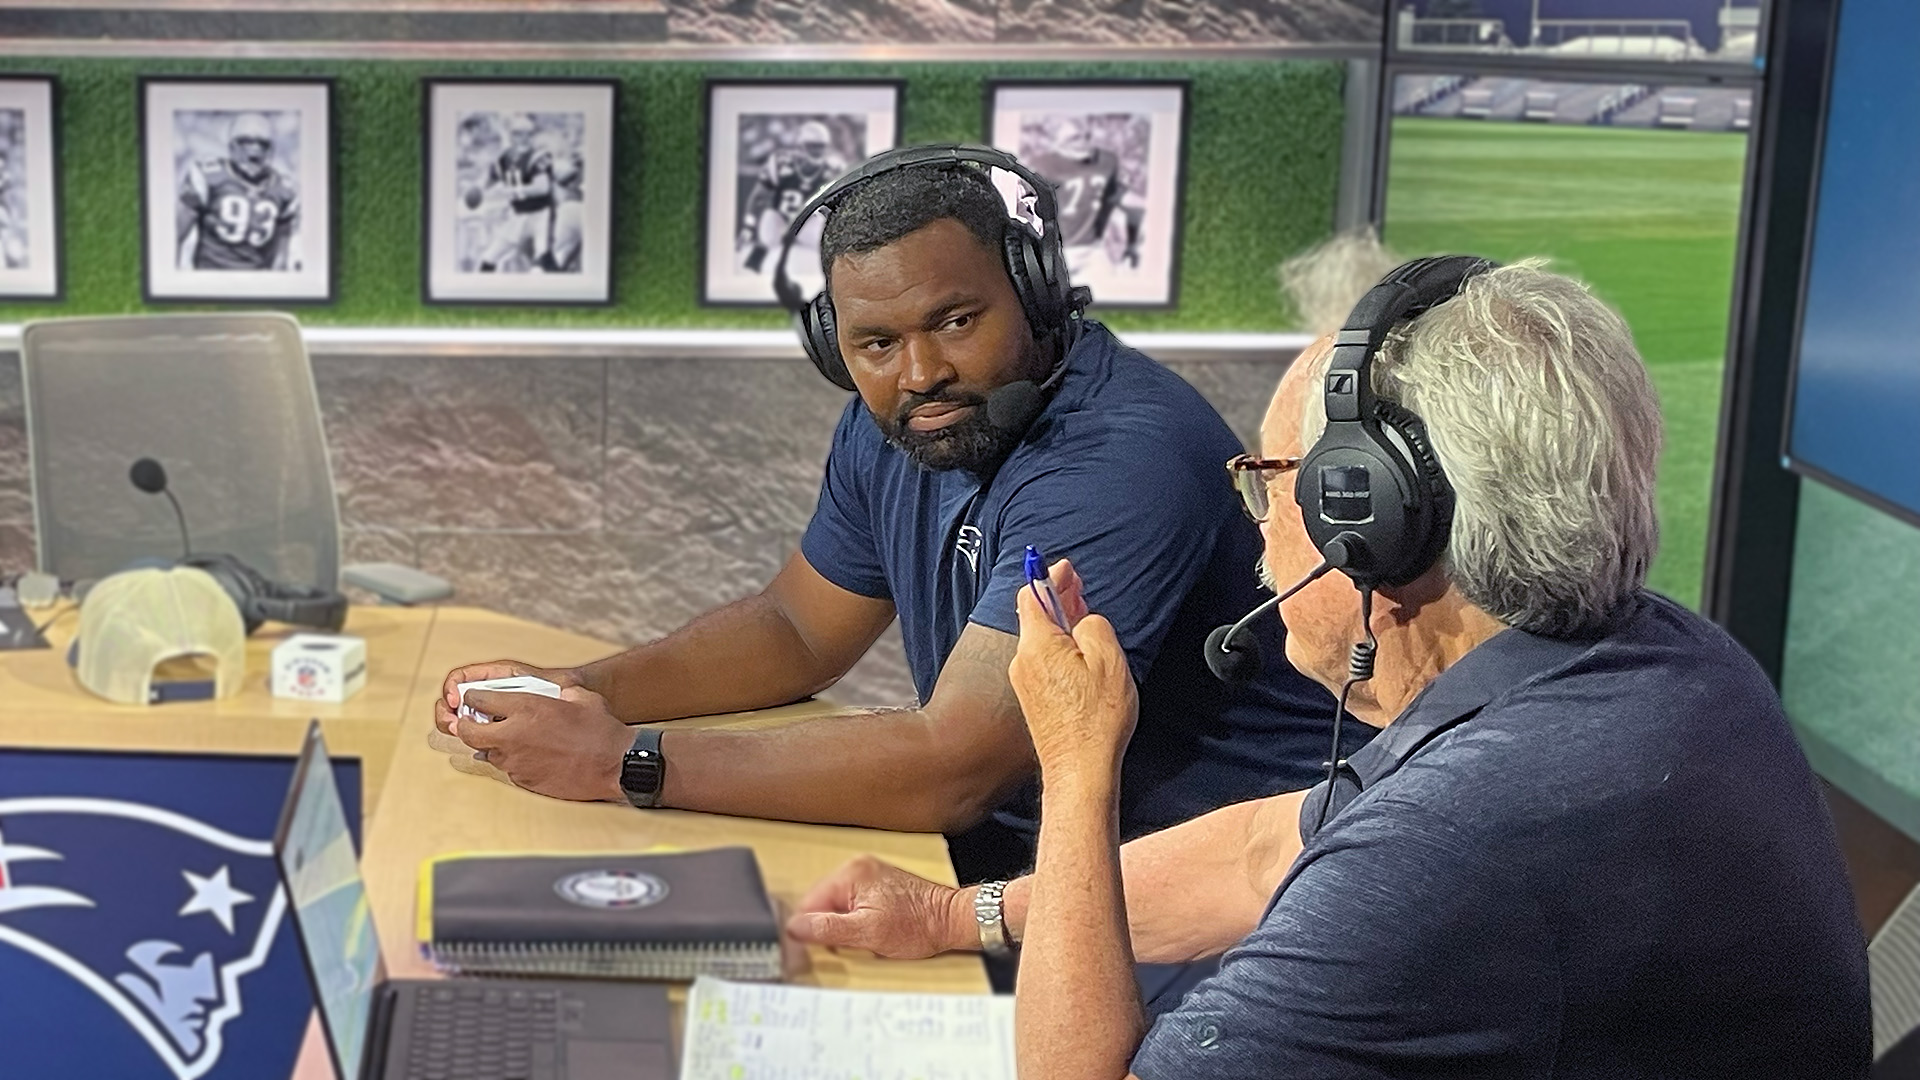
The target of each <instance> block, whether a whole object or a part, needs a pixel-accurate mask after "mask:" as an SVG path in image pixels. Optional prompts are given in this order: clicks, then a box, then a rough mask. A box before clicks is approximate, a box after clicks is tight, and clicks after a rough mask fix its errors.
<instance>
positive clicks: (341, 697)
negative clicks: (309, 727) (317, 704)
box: [273, 634, 367, 701]
mask: <svg viewBox="0 0 1920 1080" xmlns="http://www.w3.org/2000/svg"><path fill="white" fill-rule="evenodd" d="M365 685H367V641H366V639H365V638H358V637H353V636H351V635H348V634H295V635H293V636H292V637H290V638H288V639H287V640H285V641H283V642H281V643H280V644H278V645H276V646H274V649H273V696H274V697H282V698H297V699H299V700H301V701H345V700H347V699H348V698H350V697H352V696H353V695H355V694H357V693H359V692H360V688H361V687H363V686H365Z"/></svg>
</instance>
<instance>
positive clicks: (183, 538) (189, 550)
mask: <svg viewBox="0 0 1920 1080" xmlns="http://www.w3.org/2000/svg"><path fill="white" fill-rule="evenodd" d="M160 494H162V495H165V496H166V497H167V501H168V502H170V503H172V504H173V520H174V521H175V522H177V523H178V524H179V526H180V557H181V558H183V559H185V558H190V557H191V556H192V555H193V541H192V540H191V539H190V538H189V537H188V536H187V515H186V514H184V513H182V512H181V510H180V500H179V499H176V498H174V497H173V489H172V488H161V489H160Z"/></svg>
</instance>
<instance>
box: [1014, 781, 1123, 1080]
mask: <svg viewBox="0 0 1920 1080" xmlns="http://www.w3.org/2000/svg"><path fill="white" fill-rule="evenodd" d="M1118 786H1119V781H1118V777H1117V776H1115V777H1113V778H1111V779H1098V780H1082V781H1074V782H1068V783H1061V782H1059V781H1056V780H1054V779H1053V778H1052V777H1051V776H1050V777H1049V781H1048V784H1047V788H1046V792H1045V794H1044V796H1043V797H1042V800H1041V809H1040V822H1041V824H1040V846H1039V852H1038V858H1037V860H1036V864H1035V869H1034V873H1033V878H1032V899H1031V905H1030V909H1029V911H1028V919H1027V931H1028V932H1027V937H1026V943H1025V946H1024V949H1023V953H1022V956H1021V959H1020V995H1019V996H1020V1005H1019V1008H1018V1009H1017V1010H1016V1011H1015V1013H1014V1050H1015V1055H1016V1057H1017V1058H1018V1062H1019V1070H1018V1071H1019V1073H1020V1075H1021V1076H1025V1077H1037V1078H1044V1080H1054V1078H1056V1077H1085V1078H1088V1080H1117V1078H1118V1077H1122V1076H1125V1075H1127V1063H1128V1062H1129V1061H1130V1060H1131V1059H1132V1057H1133V1053H1134V1051H1135V1050H1136V1049H1137V1048H1138V1047H1139V1045H1140V1038H1141V1036H1142V1034H1143V1033H1144V1032H1145V1030H1146V1022H1145V1019H1144V1017H1143V1016H1142V1013H1141V1010H1140V992H1139V988H1138V986H1137V985H1136V983H1135V982H1134V974H1133V952H1132V949H1131V948H1130V947H1129V946H1128V942H1127V905H1126V899H1125V895H1124V892H1123V889H1122V886H1121V880H1120V852H1119V845H1120V822H1119V808H1118V799H1117V798H1116V794H1117V788H1118Z"/></svg>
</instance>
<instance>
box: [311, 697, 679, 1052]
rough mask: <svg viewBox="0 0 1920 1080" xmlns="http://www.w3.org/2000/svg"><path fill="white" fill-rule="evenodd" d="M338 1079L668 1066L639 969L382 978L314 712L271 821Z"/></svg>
mask: <svg viewBox="0 0 1920 1080" xmlns="http://www.w3.org/2000/svg"><path fill="white" fill-rule="evenodd" d="M273 850H274V857H275V859H276V860H277V861H278V863H279V865H280V880H281V881H282V882H283V883H284V884H285V885H286V889H287V899H288V903H289V907H290V909H291V911H292V914H293V922H294V927H295V929H296V930H297V931H298V935H297V936H298V937H299V939H300V948H301V952H302V953H303V954H304V956H305V958H306V965H307V974H308V976H309V979H310V981H311V982H312V984H313V996H314V1000H315V1001H317V1002H318V1003H319V1005H320V1020H321V1026H322V1028H323V1030H324V1032H325V1035H326V1042H327V1049H328V1051H329V1053H330V1054H331V1055H332V1057H333V1067H334V1073H335V1075H336V1076H338V1077H340V1080H413V1078H419V1080H441V1078H449V1077H457V1078H458V1080H669V1078H670V1077H671V1076H672V1063H671V1052H670V1044H669V1038H670V1036H669V1033H668V1018H669V1016H670V1013H669V1011H668V1006H667V991H666V988H665V987H664V986H660V985H658V984H645V983H623V982H603V981H593V980H578V979H574V980H549V979H540V980H536V979H480V978H467V979H460V978H454V979H387V978H385V975H384V971H383V969H382V966H381V963H380V941H379V938H378V937H376V936H375V934H374V927H373V915H372V912H371V910H370V909H369V907H368V905H367V894H366V887H365V885H364V883H363V882H362V881H361V878H360V865H359V860H358V856H356V855H355V853H354V850H353V838H352V836H351V835H350V834H349V833H348V832H347V815H346V811H345V809H344V808H343V807H342V806H341V803H340V792H339V789H338V788H336V787H335V786H334V782H333V765H332V763H331V761H330V760H329V759H328V757H327V747H326V743H325V742H324V741H323V740H322V738H321V736H320V724H319V722H318V721H315V722H314V723H313V724H312V725H310V726H309V727H308V729H307V739H306V745H305V747H304V748H302V750H301V751H300V762H299V765H298V766H297V767H296V768H295V769H294V773H293V784H292V786H291V787H290V788H289V789H288V791H287V803H286V807H285V809H283V810H282V811H281V813H280V827H279V829H278V830H277V831H276V832H275V834H274V841H273Z"/></svg>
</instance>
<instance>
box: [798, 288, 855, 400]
mask: <svg viewBox="0 0 1920 1080" xmlns="http://www.w3.org/2000/svg"><path fill="white" fill-rule="evenodd" d="M800 348H801V349H802V350H803V351H805V352H806V354H807V359H808V360H811V361H813V366H814V367H815V368H818V369H819V371H820V374H822V375H825V376H826V377H827V381H828V382H830V383H832V384H833V385H835V386H837V387H839V388H840V389H842V390H852V389H854V385H853V375H852V374H851V373H850V372H848V371H847V362H846V361H845V360H843V359H841V357H840V338H839V335H837V334H836V333H835V332H834V325H833V301H832V300H831V299H829V298H828V297H827V294H826V293H824V292H822V293H821V294H820V295H819V296H816V297H814V298H813V300H812V301H811V302H810V303H808V304H807V306H806V307H805V308H803V309H802V310H801V312H800Z"/></svg>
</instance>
